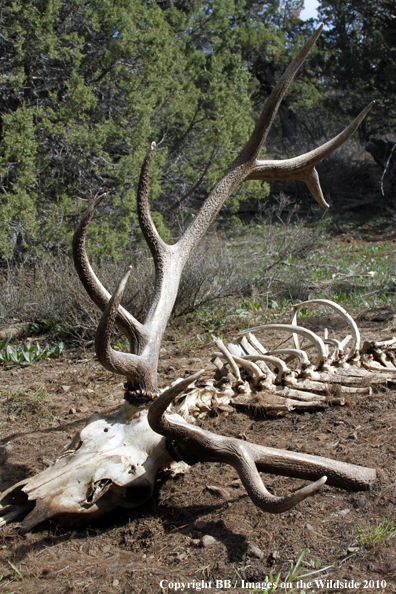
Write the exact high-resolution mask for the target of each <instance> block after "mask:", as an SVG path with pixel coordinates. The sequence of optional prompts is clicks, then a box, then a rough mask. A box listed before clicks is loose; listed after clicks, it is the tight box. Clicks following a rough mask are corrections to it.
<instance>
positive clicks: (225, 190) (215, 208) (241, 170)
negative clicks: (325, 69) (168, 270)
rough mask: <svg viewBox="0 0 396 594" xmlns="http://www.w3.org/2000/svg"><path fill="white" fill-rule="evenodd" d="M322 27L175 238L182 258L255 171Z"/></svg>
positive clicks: (283, 78) (285, 73)
mask: <svg viewBox="0 0 396 594" xmlns="http://www.w3.org/2000/svg"><path fill="white" fill-rule="evenodd" d="M322 28H323V25H321V26H320V27H319V28H318V30H317V31H315V33H314V34H313V35H312V36H311V38H310V39H308V41H307V42H306V43H305V45H304V46H303V47H302V48H301V50H300V51H299V52H298V54H297V56H296V57H295V58H294V60H293V61H292V62H291V64H290V65H289V66H288V68H287V69H286V71H285V72H284V74H283V76H282V77H281V79H280V80H279V82H278V83H277V85H276V86H275V87H274V89H273V90H272V93H271V95H270V96H269V98H268V100H267V102H266V104H265V106H264V109H263V111H262V113H261V115H260V117H259V119H258V121H257V123H256V126H255V128H254V130H253V132H252V134H251V136H250V138H249V140H248V141H247V143H246V144H245V146H244V148H243V149H242V150H241V152H240V153H239V154H238V156H237V157H236V158H235V160H234V161H233V163H232V164H231V165H230V167H229V168H228V169H227V171H226V173H225V174H224V175H223V177H222V178H221V180H220V181H219V182H218V183H217V184H216V186H215V187H214V188H213V190H212V191H211V193H210V194H209V196H208V197H207V199H206V200H205V202H204V204H203V205H202V207H201V210H200V211H199V213H198V214H197V216H196V217H195V219H194V220H193V221H192V223H191V224H190V225H189V227H188V228H187V229H186V231H185V232H184V234H183V235H182V237H181V238H180V239H179V241H178V244H176V245H178V247H180V249H181V251H183V258H185V260H187V258H188V257H189V255H190V253H191V252H192V250H193V249H194V248H195V246H196V245H197V244H198V243H199V241H200V240H201V238H202V237H203V235H204V234H205V233H206V231H207V229H208V227H209V225H210V224H211V222H212V221H213V219H214V218H215V217H216V215H217V213H218V212H219V211H220V209H221V207H222V206H223V204H224V203H225V201H226V200H227V198H228V197H229V196H230V195H231V193H232V192H233V190H234V189H235V188H236V187H237V186H238V185H239V184H240V183H241V182H243V181H244V180H246V179H252V178H250V177H249V176H250V174H251V173H252V171H254V170H255V167H256V159H257V156H258V154H259V152H260V150H261V148H262V146H263V145H264V142H265V140H266V138H267V135H268V132H269V129H270V128H271V125H272V122H273V121H274V118H275V116H276V113H277V111H278V108H279V105H280V103H281V101H282V99H283V97H284V95H285V93H286V91H287V89H288V87H289V85H290V83H291V81H292V80H293V78H294V76H295V74H296V73H297V71H298V69H299V68H300V66H301V64H302V63H303V62H304V60H305V58H306V57H307V55H308V53H309V51H310V50H311V48H312V46H313V45H314V44H315V42H316V40H317V38H318V37H319V35H320V32H321V31H322Z"/></svg>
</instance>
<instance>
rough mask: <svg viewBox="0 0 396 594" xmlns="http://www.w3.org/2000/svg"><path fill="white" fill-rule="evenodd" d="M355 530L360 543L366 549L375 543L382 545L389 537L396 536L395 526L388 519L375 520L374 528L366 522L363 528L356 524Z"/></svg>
mask: <svg viewBox="0 0 396 594" xmlns="http://www.w3.org/2000/svg"><path fill="white" fill-rule="evenodd" d="M356 532H357V535H358V538H359V540H360V543H361V545H362V546H363V547H364V548H366V549H371V548H373V546H374V545H376V544H382V545H384V544H385V543H386V541H387V540H388V539H389V538H394V537H395V536H396V528H395V527H394V525H393V524H392V522H391V521H390V520H389V519H388V520H382V522H377V523H376V525H375V526H374V528H373V527H372V526H370V524H369V523H368V522H366V526H365V527H364V528H362V527H361V526H359V524H356Z"/></svg>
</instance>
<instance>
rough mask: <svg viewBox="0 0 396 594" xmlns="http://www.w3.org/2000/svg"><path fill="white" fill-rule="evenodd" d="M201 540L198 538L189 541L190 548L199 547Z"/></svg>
mask: <svg viewBox="0 0 396 594" xmlns="http://www.w3.org/2000/svg"><path fill="white" fill-rule="evenodd" d="M200 544H201V540H200V539H199V538H192V539H191V540H190V547H199V545H200Z"/></svg>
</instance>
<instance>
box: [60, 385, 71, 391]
mask: <svg viewBox="0 0 396 594" xmlns="http://www.w3.org/2000/svg"><path fill="white" fill-rule="evenodd" d="M70 388H71V386H62V390H63V391H64V392H68V391H69V390H70Z"/></svg>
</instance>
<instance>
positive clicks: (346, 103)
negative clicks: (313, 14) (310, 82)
mask: <svg viewBox="0 0 396 594" xmlns="http://www.w3.org/2000/svg"><path fill="white" fill-rule="evenodd" d="M394 8H395V3H394V1H393V0H321V2H320V7H319V18H320V19H321V20H322V21H323V22H325V23H326V29H325V30H324V32H323V34H322V36H321V39H320V40H319V42H318V46H319V48H320V49H321V51H320V52H319V53H318V54H317V57H316V61H315V63H316V65H317V66H319V67H320V69H321V71H322V74H323V75H324V76H325V77H326V79H327V89H328V91H327V93H326V95H325V97H324V101H325V104H326V105H327V106H328V107H330V108H331V109H332V111H333V112H334V113H337V114H338V117H339V116H340V115H341V114H343V113H346V114H348V117H349V116H350V115H354V116H355V115H357V113H358V112H359V111H360V110H361V109H363V107H365V106H366V105H367V104H368V103H369V102H370V101H372V100H373V99H375V100H376V107H375V109H374V110H373V112H372V113H371V114H370V118H369V120H368V121H366V123H363V126H361V128H360V132H359V134H360V136H361V138H362V139H364V140H367V138H368V137H369V135H370V134H373V133H376V134H378V133H389V131H390V128H391V129H392V128H393V127H394V125H395V123H396V122H395V116H394V113H395V110H394V108H395V96H396V42H395V39H396V35H395V34H396V25H395V22H394V21H395V19H394V17H393V12H394ZM346 97H347V98H348V99H347V100H344V99H345V98H346ZM370 121H371V128H370V124H369V123H368V122H370Z"/></svg>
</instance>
